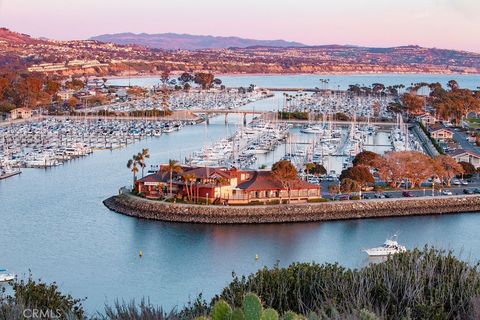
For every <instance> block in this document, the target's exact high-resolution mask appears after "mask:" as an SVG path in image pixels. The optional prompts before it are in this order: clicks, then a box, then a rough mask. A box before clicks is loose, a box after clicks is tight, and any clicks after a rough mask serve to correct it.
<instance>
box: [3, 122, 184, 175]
mask: <svg viewBox="0 0 480 320" xmlns="http://www.w3.org/2000/svg"><path fill="white" fill-rule="evenodd" d="M185 124H186V123H183V122H179V121H175V122H158V121H147V120H129V121H123V120H101V119H99V120H70V119H58V118H46V119H43V120H40V121H37V122H28V123H27V122H25V123H18V124H14V125H10V126H4V127H1V128H0V167H6V166H8V167H10V168H20V167H25V168H46V167H53V166H58V165H61V164H62V163H64V162H66V161H69V160H72V159H75V158H78V157H83V156H86V155H89V154H91V153H92V152H93V151H94V150H98V149H117V148H121V147H124V146H126V145H128V144H131V143H134V142H135V141H139V140H141V139H144V138H147V137H158V136H160V135H162V134H163V133H169V132H174V131H178V130H180V129H181V128H182V127H183V126H184V125H185Z"/></svg>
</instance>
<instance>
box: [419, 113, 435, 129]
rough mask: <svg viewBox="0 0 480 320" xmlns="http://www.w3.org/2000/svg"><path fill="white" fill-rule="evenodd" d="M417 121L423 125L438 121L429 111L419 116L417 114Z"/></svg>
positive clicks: (426, 125) (430, 124) (431, 124)
mask: <svg viewBox="0 0 480 320" xmlns="http://www.w3.org/2000/svg"><path fill="white" fill-rule="evenodd" d="M417 121H418V122H421V123H422V124H423V125H424V126H425V127H428V126H433V125H434V124H435V123H437V122H438V121H437V118H435V117H434V116H432V115H431V114H430V113H425V114H422V115H421V116H418V117H417Z"/></svg>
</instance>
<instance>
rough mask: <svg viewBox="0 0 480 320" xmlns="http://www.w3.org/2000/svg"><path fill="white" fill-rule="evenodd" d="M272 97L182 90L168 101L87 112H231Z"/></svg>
mask: <svg viewBox="0 0 480 320" xmlns="http://www.w3.org/2000/svg"><path fill="white" fill-rule="evenodd" d="M271 96H272V95H271V94H270V93H269V92H267V91H264V90H253V91H251V92H248V91H247V92H240V91H239V90H237V89H231V90H217V89H211V90H189V91H184V90H180V91H170V92H169V95H168V97H167V100H166V101H165V97H164V96H162V95H150V96H148V97H146V98H143V99H137V100H131V101H124V102H116V103H113V104H110V105H106V106H101V107H98V108H95V107H94V108H89V109H88V110H87V111H95V110H107V111H112V112H132V111H146V110H163V109H164V108H165V106H168V108H169V109H170V110H189V109H202V110H226V109H229V110H230V109H236V108H239V107H241V106H244V105H246V104H248V103H251V102H255V101H258V100H261V99H265V98H267V97H271Z"/></svg>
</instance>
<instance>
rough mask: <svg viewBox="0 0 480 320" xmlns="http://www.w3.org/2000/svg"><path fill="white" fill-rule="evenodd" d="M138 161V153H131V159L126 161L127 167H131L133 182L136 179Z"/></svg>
mask: <svg viewBox="0 0 480 320" xmlns="http://www.w3.org/2000/svg"><path fill="white" fill-rule="evenodd" d="M138 163H139V162H138V155H133V157H132V159H129V160H128V162H127V168H128V169H131V170H132V172H133V184H135V181H136V180H137V173H138V167H137V164H138Z"/></svg>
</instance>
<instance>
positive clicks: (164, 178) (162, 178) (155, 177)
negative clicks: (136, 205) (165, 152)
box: [135, 172, 170, 182]
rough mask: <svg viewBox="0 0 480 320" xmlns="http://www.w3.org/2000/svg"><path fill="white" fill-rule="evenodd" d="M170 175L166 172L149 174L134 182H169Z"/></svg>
mask: <svg viewBox="0 0 480 320" xmlns="http://www.w3.org/2000/svg"><path fill="white" fill-rule="evenodd" d="M169 181H170V174H169V173H168V172H157V173H154V174H149V175H148V176H145V177H143V178H141V179H138V180H137V181H135V182H169Z"/></svg>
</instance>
